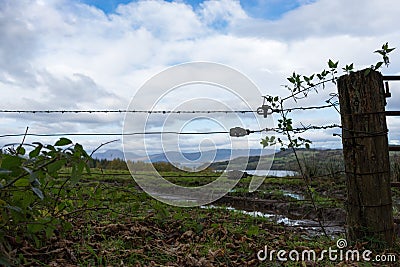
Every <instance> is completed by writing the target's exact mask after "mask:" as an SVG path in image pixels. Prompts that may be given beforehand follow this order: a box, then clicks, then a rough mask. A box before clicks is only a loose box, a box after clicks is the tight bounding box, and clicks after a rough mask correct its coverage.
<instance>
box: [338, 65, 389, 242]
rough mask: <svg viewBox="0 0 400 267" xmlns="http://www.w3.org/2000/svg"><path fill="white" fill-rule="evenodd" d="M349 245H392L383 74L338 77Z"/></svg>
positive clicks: (363, 71)
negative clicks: (367, 241)
mask: <svg viewBox="0 0 400 267" xmlns="http://www.w3.org/2000/svg"><path fill="white" fill-rule="evenodd" d="M337 86H338V91H339V102H340V113H341V120H342V126H343V128H342V143H343V154H344V159H345V171H346V178H347V227H348V239H349V241H350V242H356V241H365V240H366V239H368V240H372V241H374V242H373V243H375V242H376V243H375V244H371V245H372V246H386V247H391V246H392V244H393V232H394V224H393V213H392V196H391V191H390V163H389V149H388V137H387V126H386V117H385V104H386V102H385V92H384V87H383V80H382V75H381V74H380V73H379V72H376V71H371V72H370V73H369V74H368V75H365V70H361V71H358V72H354V73H350V74H349V75H344V76H341V77H340V78H339V79H338V84H337Z"/></svg>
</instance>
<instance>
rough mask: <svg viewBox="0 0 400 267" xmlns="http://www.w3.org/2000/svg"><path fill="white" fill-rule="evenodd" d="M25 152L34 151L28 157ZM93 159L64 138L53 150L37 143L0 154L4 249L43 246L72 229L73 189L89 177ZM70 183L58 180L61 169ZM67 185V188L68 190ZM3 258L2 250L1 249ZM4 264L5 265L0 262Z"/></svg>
mask: <svg viewBox="0 0 400 267" xmlns="http://www.w3.org/2000/svg"><path fill="white" fill-rule="evenodd" d="M25 147H31V148H32V149H31V151H30V152H29V153H28V152H27V150H26V149H25ZM89 159H90V156H89V155H88V154H87V153H86V151H85V150H84V149H83V147H82V145H80V144H78V143H75V144H74V143H72V141H71V140H69V139H67V138H63V137H62V138H60V139H59V140H58V141H57V142H55V144H54V145H45V144H42V143H39V142H34V143H32V144H24V140H23V141H22V143H21V144H20V145H18V146H17V147H16V148H15V147H14V145H7V146H5V147H3V148H2V150H1V151H0V244H7V243H9V242H11V243H12V242H15V243H20V242H23V241H24V240H25V241H31V242H33V243H34V244H35V245H36V246H37V247H39V246H40V244H41V242H42V240H43V239H44V238H50V237H51V236H53V235H54V233H55V232H56V231H57V229H58V228H59V227H62V229H69V228H71V227H72V226H71V224H70V223H69V222H68V221H67V220H65V218H66V216H67V215H68V212H67V211H66V210H70V209H71V208H74V203H73V201H72V200H67V201H65V200H66V199H68V196H71V195H72V193H73V192H72V191H71V188H74V187H76V189H73V190H76V191H77V192H78V191H79V189H78V188H77V186H76V185H77V183H78V182H79V180H80V178H81V176H82V174H83V173H84V172H85V171H86V172H87V173H90V168H89ZM65 168H67V169H69V171H70V175H69V176H68V177H59V172H60V170H62V169H65ZM67 185H69V186H68V187H67ZM0 250H1V251H0V252H4V247H3V246H2V247H1V248H0ZM0 260H5V259H3V258H1V257H0Z"/></svg>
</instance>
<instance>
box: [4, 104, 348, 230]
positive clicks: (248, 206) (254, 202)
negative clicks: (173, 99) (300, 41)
mask: <svg viewBox="0 0 400 267" xmlns="http://www.w3.org/2000/svg"><path fill="white" fill-rule="evenodd" d="M289 99H290V97H286V98H283V100H289ZM337 106H338V103H337V102H335V103H329V104H324V105H320V106H305V107H292V108H286V109H272V108H269V110H265V112H268V115H271V114H274V113H283V112H284V113H290V112H296V111H313V110H314V111H315V110H322V109H328V108H335V109H336V110H337V111H338V109H337ZM0 113H3V114H34V115H39V114H41V115H43V114H44V115H49V116H51V115H54V114H64V115H68V114H116V113H117V114H127V113H136V114H158V115H160V116H162V115H168V114H258V115H263V114H262V113H261V114H260V110H127V109H103V110H99V109H87V110H76V109H75V110H67V109H63V110H50V109H49V110H24V109H14V110H12V109H2V110H0ZM264 117H265V116H264ZM341 128H342V126H341V125H339V124H328V125H303V124H301V125H300V126H299V127H294V128H292V129H291V132H293V133H304V132H306V131H311V130H316V131H318V130H327V129H341ZM252 133H274V134H284V133H285V132H284V130H282V128H280V127H272V128H263V129H246V135H249V134H252ZM162 134H175V135H216V134H224V135H230V134H231V133H230V131H201V132H196V131H188V132H182V131H147V132H146V131H143V132H130V133H113V132H96V133H88V132H85V133H84V132H65V133H32V132H29V131H27V132H25V133H15V134H2V135H0V138H8V137H25V136H34V137H62V136H117V137H118V136H120V137H123V136H134V135H162ZM300 168H301V167H300ZM343 173H344V170H339V171H337V170H336V172H335V173H332V172H330V173H326V174H322V175H318V176H314V177H312V178H313V179H324V178H332V175H333V174H336V175H341V174H343ZM64 175H67V174H64ZM92 175H101V176H103V177H104V176H111V177H120V176H125V175H126V176H128V175H127V174H121V173H118V172H104V173H103V172H99V173H96V172H94V173H92ZM203 176H204V175H199V178H200V177H203ZM179 177H181V176H180V175H176V176H175V175H168V177H165V178H170V179H171V178H172V179H173V178H179ZM193 177H194V176H193ZM269 179H279V180H285V179H292V180H300V181H301V180H303V181H304V177H274V178H271V177H266V180H267V181H268V180H269ZM307 179H309V178H307ZM307 179H306V180H307ZM315 194H316V193H315ZM314 198H315V196H314V195H310V196H306V194H304V198H303V197H302V198H301V199H296V198H292V199H285V200H274V201H271V200H266V199H264V200H262V199H258V197H257V195H256V194H253V195H252V196H250V197H245V198H240V197H235V196H226V197H225V198H223V201H224V203H222V204H225V205H226V204H233V203H232V202H238V201H239V202H242V203H243V205H242V206H243V209H245V210H247V211H250V212H252V213H253V216H255V217H257V216H260V213H258V212H257V208H259V207H260V205H266V204H268V205H273V206H277V205H278V206H279V205H282V204H285V205H289V206H290V205H307V204H308V205H309V204H311V205H312V206H314V209H315V210H314V211H315V213H319V214H318V216H314V218H313V220H317V223H315V222H313V220H293V219H289V218H288V219H287V221H285V223H284V224H283V225H284V226H285V227H288V228H303V229H306V230H308V231H316V232H319V231H318V230H316V229H317V228H320V229H322V232H320V233H322V234H325V235H326V236H328V235H333V234H341V233H344V228H343V227H344V225H343V222H341V223H332V222H330V221H329V219H327V220H326V219H324V218H323V216H325V215H326V214H328V213H329V212H327V213H325V212H323V210H324V209H325V210H326V209H335V208H336V206H337V204H336V202H335V201H334V200H329V201H326V199H324V200H318V201H317V203H315V200H314ZM316 204H318V205H323V208H320V207H316ZM329 204H331V205H329ZM288 216H289V215H288ZM321 216H322V217H321ZM281 217H282V215H276V221H277V222H279V220H281V219H282V218H281ZM279 218H281V219H279ZM281 222H282V220H281ZM338 227H339V228H340V230H338V229H339V228H338Z"/></svg>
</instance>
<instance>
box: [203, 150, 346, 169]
mask: <svg viewBox="0 0 400 267" xmlns="http://www.w3.org/2000/svg"><path fill="white" fill-rule="evenodd" d="M296 152H297V156H298V157H299V160H300V162H302V164H307V167H308V168H310V167H313V166H317V163H323V164H333V165H342V164H343V154H342V150H341V149H310V150H308V149H298V150H296ZM246 160H247V158H243V157H239V158H235V159H234V160H231V161H220V162H214V163H212V164H211V165H210V168H211V169H215V170H225V169H226V168H227V166H228V164H230V167H231V168H232V169H236V168H237V166H241V169H243V168H242V166H243V162H244V161H246ZM271 161H273V162H272V166H271V169H272V170H293V171H297V170H298V168H299V167H298V164H297V161H296V157H295V155H294V153H293V151H292V150H291V149H288V150H285V151H279V152H277V153H276V154H275V156H274V157H273V156H272V155H264V156H261V157H260V156H252V157H249V158H248V161H247V162H248V163H247V168H246V169H247V170H254V169H255V168H256V167H257V164H258V163H259V162H260V166H270V164H271Z"/></svg>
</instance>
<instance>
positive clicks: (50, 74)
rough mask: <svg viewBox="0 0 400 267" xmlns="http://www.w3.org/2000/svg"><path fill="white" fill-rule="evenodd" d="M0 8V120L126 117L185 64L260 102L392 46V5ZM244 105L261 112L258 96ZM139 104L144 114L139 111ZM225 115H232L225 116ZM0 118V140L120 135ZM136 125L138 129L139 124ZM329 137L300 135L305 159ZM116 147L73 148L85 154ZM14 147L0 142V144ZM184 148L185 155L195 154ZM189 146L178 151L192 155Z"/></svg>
mask: <svg viewBox="0 0 400 267" xmlns="http://www.w3.org/2000/svg"><path fill="white" fill-rule="evenodd" d="M0 2H1V5H0V34H1V37H0V90H1V91H2V92H3V93H2V97H1V105H0V109H1V110H49V109H50V110H90V109H95V110H96V109H97V110H98V109H101V110H107V109H110V110H118V109H126V108H127V107H128V105H129V103H130V101H131V99H132V98H133V97H134V95H135V93H136V92H137V91H138V90H139V88H140V87H141V86H142V85H143V84H144V83H145V82H146V81H147V80H149V79H150V78H151V77H153V76H154V75H156V74H157V73H159V72H160V71H163V70H164V69H165V68H167V67H170V66H173V65H175V64H180V63H185V62H190V61H206V62H216V63H220V64H224V65H227V66H230V67H232V68H234V69H236V70H237V71H240V72H241V73H243V74H244V75H246V76H247V77H248V78H249V79H251V80H252V81H253V82H254V83H255V84H256V85H257V86H258V88H259V90H260V91H261V93H262V94H269V95H280V96H286V95H287V94H288V92H287V90H286V89H285V88H284V87H283V86H282V85H285V84H287V80H286V77H288V76H290V75H291V74H292V73H293V71H296V72H298V73H302V74H305V75H309V74H311V73H314V72H320V71H321V70H322V69H324V68H327V67H326V62H327V61H328V59H330V58H331V59H333V60H339V62H340V63H339V64H340V65H341V66H343V65H345V64H348V63H352V62H354V64H355V68H356V69H361V68H365V67H368V66H370V65H371V64H374V63H376V62H377V61H378V60H379V59H380V58H379V56H378V55H377V54H373V53H372V52H373V51H374V50H376V49H378V48H380V47H381V45H382V44H383V43H385V42H389V44H390V46H391V47H399V46H400V45H399V40H400V39H399V37H400V31H399V29H398V14H400V2H398V1H394V0H368V1H365V0H353V1H348V0H335V1H332V0H251V1H237V0H211V1H195V0H176V1H163V0H154V1H153V0H144V1H141V0H136V1H129V0H108V1H106V0H104V1H101V0H0ZM399 51H400V48H398V49H397V50H395V51H394V52H393V53H392V55H391V62H392V63H391V65H390V67H389V68H384V69H382V72H383V73H384V74H392V75H395V74H400V57H399ZM335 90H336V89H335V87H334V86H328V87H327V88H326V89H325V91H321V92H320V93H319V94H314V95H312V96H310V97H309V98H308V99H305V100H302V101H300V102H299V103H297V104H296V105H299V106H307V105H320V104H324V100H326V99H327V98H329V93H331V92H335ZM391 90H392V95H393V96H392V98H391V99H389V100H388V102H389V103H388V105H389V107H388V108H390V109H393V110H396V109H399V108H400V100H399V99H400V98H399V97H398V96H396V94H397V93H398V94H399V95H400V84H396V83H395V82H393V83H391ZM205 91H207V90H205ZM202 97H203V98H204V96H202ZM218 97H219V94H215V95H214V94H213V93H212V92H211V93H210V94H209V99H208V101H210V99H213V100H215V101H216V103H214V104H215V106H217V105H220V104H218V103H221V101H222V100H221V101H220V100H219V99H218ZM243 97H244V98H248V99H251V100H249V101H259V102H260V105H261V104H262V99H261V98H260V97H259V96H256V95H248V96H243ZM252 98H255V99H256V100H254V99H252ZM168 99H170V102H168V101H167V100H168ZM140 101H143V102H141V103H146V101H147V99H146V97H143V98H141V99H140ZM173 102H174V101H173V99H172V100H171V97H170V98H166V100H165V101H164V102H162V103H163V105H164V106H162V107H164V108H167V109H168V108H173V109H176V108H177V107H179V108H181V109H182V108H185V109H189V108H198V107H201V106H203V107H204V103H197V102H196V103H197V104H196V103H194V104H193V106H190V105H186V106H185V105H184V104H183V103H181V104H182V105H177V104H176V103H173ZM175 102H176V101H175ZM222 102H223V101H222ZM168 103H170V104H171V105H172V104H173V106H169V105H168ZM207 103H208V102H207ZM149 104H152V103H149ZM153 104H154V103H153ZM208 104H210V108H215V106H212V103H208ZM289 105H294V104H293V103H292V104H290V103H289ZM150 107H151V106H150ZM396 107H398V108H396ZM229 108H230V109H235V107H232V104H231V106H230V107H229ZM0 116H1V120H0V129H1V132H0V134H17V133H23V132H25V129H26V127H29V132H30V133H39V134H47V133H78V132H80V133H82V132H83V133H90V132H92V133H102V132H107V133H121V132H122V128H123V124H124V114H8V113H0ZM293 117H294V118H295V121H296V124H297V125H299V124H300V123H303V124H306V125H307V124H313V125H323V124H332V123H340V118H339V115H338V113H337V112H336V111H334V110H328V111H318V112H310V111H307V112H297V113H296V114H293ZM190 120H191V118H190V117H187V116H186V117H184V116H182V117H179V116H175V117H173V118H170V119H169V121H172V122H171V124H170V125H178V124H177V121H183V124H180V125H181V126H179V127H180V128H179V127H178V126H177V127H178V128H179V129H176V130H181V129H183V128H182V125H186V124H185V123H184V121H190ZM227 120H228V118H227V117H226V118H225V119H224V118H223V117H221V116H220V117H216V118H213V121H212V122H211V123H206V122H204V118H200V120H198V121H203V124H201V123H198V121H197V123H194V125H193V126H192V128H190V127H189V128H188V129H189V130H193V129H195V130H196V129H198V130H205V131H214V130H216V131H219V130H221V129H222V128H223V127H220V126H218V123H219V121H227ZM137 121H138V125H139V126H140V127H142V128H143V125H142V123H143V118H140V117H138V119H137ZM388 124H389V129H390V140H391V141H390V142H391V143H394V144H400V141H399V140H400V118H389V119H388ZM139 126H138V127H139ZM140 127H139V128H140ZM196 127H197V128H196ZM248 127H249V128H251V127H252V125H248ZM257 127H259V126H258V125H255V126H254V128H257ZM139 128H138V129H139ZM170 128H171V127H170ZM151 130H163V129H161V128H160V129H157V128H152V129H151ZM169 130H170V129H169ZM335 132H336V133H339V130H338V129H336V130H331V131H326V132H322V131H318V132H309V133H307V134H306V135H305V137H309V138H310V139H311V140H313V141H314V146H315V147H340V144H341V143H340V139H339V138H338V137H333V136H332V134H333V133H335ZM115 138H118V137H115ZM115 138H114V137H110V136H104V137H99V136H98V137H78V136H75V137H72V139H73V140H74V141H77V142H80V143H83V145H84V146H85V147H87V148H88V150H89V151H90V150H91V149H93V148H95V147H97V146H98V145H100V144H101V143H103V142H106V141H109V140H112V139H115ZM209 138H210V137H209ZM259 138H261V136H259V135H254V136H252V137H249V138H247V139H246V142H249V143H250V145H251V147H254V148H257V147H259V146H258V145H259ZM55 139H56V138H40V140H39V141H43V142H53V141H54V140H55ZM20 140H21V138H20V137H18V138H0V144H1V145H4V144H7V143H13V142H19V141H20ZM190 140H191V141H192V142H194V143H193V144H195V143H196V142H197V143H198V142H199V140H194V139H193V138H192V139H190ZM34 141H38V137H28V140H27V142H34ZM188 142H189V139H188V140H186V143H185V146H186V150H190V149H189V148H190V147H191V146H192V145H191V144H190V143H188ZM200 142H201V141H200ZM201 144H202V145H204V146H206V147H207V146H208V144H213V145H217V146H221V147H222V146H224V144H225V145H226V137H221V136H216V137H215V139H208V140H207V142H202V143H201ZM197 145H198V144H196V146H197ZM120 147H121V145H120V143H113V144H110V145H109V146H108V147H107V148H120ZM136 149H137V151H139V152H140V151H141V150H142V148H140V147H137V148H136ZM151 149H152V150H153V148H151ZM155 150H156V148H154V151H155Z"/></svg>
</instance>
